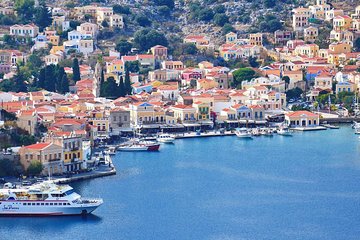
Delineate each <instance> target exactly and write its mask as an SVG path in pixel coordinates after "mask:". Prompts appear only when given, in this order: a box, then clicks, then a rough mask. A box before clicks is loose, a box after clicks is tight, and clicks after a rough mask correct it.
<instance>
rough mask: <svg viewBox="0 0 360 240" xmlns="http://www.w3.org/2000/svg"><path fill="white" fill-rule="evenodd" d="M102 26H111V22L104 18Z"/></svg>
mask: <svg viewBox="0 0 360 240" xmlns="http://www.w3.org/2000/svg"><path fill="white" fill-rule="evenodd" d="M101 26H103V27H104V28H107V27H109V23H108V22H107V21H106V20H105V19H104V20H103V21H102V22H101Z"/></svg>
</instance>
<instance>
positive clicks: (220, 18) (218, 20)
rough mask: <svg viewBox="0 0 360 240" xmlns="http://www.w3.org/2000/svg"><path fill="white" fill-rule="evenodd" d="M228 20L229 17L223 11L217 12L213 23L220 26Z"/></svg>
mask: <svg viewBox="0 0 360 240" xmlns="http://www.w3.org/2000/svg"><path fill="white" fill-rule="evenodd" d="M228 22H229V17H228V16H226V14H225V13H217V14H215V16H214V23H215V24H216V25H218V26H220V27H222V26H224V25H225V23H228Z"/></svg>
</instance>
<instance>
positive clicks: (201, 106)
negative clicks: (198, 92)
mask: <svg viewBox="0 0 360 240" xmlns="http://www.w3.org/2000/svg"><path fill="white" fill-rule="evenodd" d="M193 107H194V108H195V109H196V114H197V115H198V119H199V121H206V120H209V119H210V104H209V103H204V102H200V101H198V102H194V103H193Z"/></svg>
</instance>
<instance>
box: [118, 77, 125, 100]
mask: <svg viewBox="0 0 360 240" xmlns="http://www.w3.org/2000/svg"><path fill="white" fill-rule="evenodd" d="M125 95H126V89H125V84H124V79H123V77H122V76H121V77H120V84H119V96H120V97H125Z"/></svg>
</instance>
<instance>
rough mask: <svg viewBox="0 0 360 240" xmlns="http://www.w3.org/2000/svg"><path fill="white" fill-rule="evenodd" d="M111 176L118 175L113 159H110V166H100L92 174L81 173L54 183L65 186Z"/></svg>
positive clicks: (56, 180) (59, 179) (55, 180)
mask: <svg viewBox="0 0 360 240" xmlns="http://www.w3.org/2000/svg"><path fill="white" fill-rule="evenodd" d="M111 175H116V169H115V166H114V164H113V162H112V159H111V157H109V164H107V165H100V166H98V169H96V170H93V171H91V172H87V173H79V174H76V175H75V176H70V177H66V178H58V179H54V182H55V183H59V184H64V183H70V182H76V181H82V180H88V179H93V178H99V177H106V176H111Z"/></svg>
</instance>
